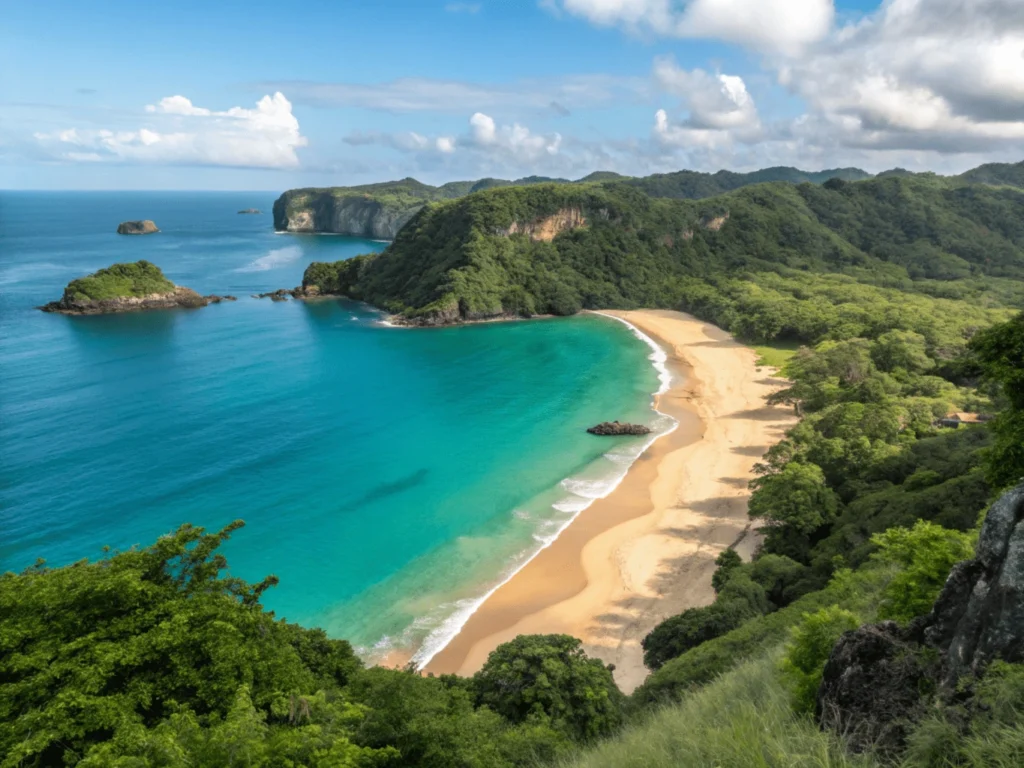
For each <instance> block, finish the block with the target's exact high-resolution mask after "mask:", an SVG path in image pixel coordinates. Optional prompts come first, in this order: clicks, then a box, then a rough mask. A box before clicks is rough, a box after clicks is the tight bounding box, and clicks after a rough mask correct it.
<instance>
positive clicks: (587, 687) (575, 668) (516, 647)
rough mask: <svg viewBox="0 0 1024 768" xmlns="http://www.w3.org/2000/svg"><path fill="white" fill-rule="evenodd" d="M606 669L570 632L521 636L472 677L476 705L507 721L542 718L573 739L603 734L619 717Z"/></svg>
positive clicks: (619, 698) (616, 691)
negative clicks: (567, 633) (589, 656)
mask: <svg viewBox="0 0 1024 768" xmlns="http://www.w3.org/2000/svg"><path fill="white" fill-rule="evenodd" d="M612 671H613V669H609V668H608V667H607V666H606V665H605V664H604V663H602V662H601V661H600V660H598V659H590V658H587V655H586V654H585V653H584V652H583V648H582V643H580V641H579V640H577V639H576V638H574V637H570V636H568V635H520V636H519V637H517V638H516V639H515V640H512V641H510V642H508V643H505V644H503V645H500V646H498V648H497V649H495V651H494V652H493V653H491V655H490V656H489V657H488V658H487V662H486V663H485V664H484V666H483V668H482V669H481V670H480V671H479V672H477V673H476V674H475V675H474V676H473V686H474V689H475V691H476V699H477V703H478V704H480V705H482V706H487V707H489V708H490V709H492V710H494V711H495V712H497V713H498V714H500V715H502V716H504V717H505V718H506V719H507V720H508V721H509V722H511V723H517V724H518V723H527V722H531V718H534V719H536V718H540V719H541V720H543V721H545V722H550V723H551V725H552V726H553V727H555V728H556V729H557V730H559V731H561V732H562V733H565V734H566V735H567V736H569V737H570V738H572V739H574V740H576V741H588V740H592V739H596V738H598V737H600V736H607V735H608V734H609V733H611V732H612V731H614V730H615V728H616V727H617V726H618V725H619V723H620V722H621V719H622V704H623V696H622V693H621V692H620V691H619V689H618V688H617V687H616V685H615V681H614V680H613V678H612Z"/></svg>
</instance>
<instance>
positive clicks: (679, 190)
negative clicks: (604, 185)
mask: <svg viewBox="0 0 1024 768" xmlns="http://www.w3.org/2000/svg"><path fill="white" fill-rule="evenodd" d="M833 178H837V179H844V180H846V181H858V180H860V179H866V178H868V174H867V173H865V172H864V171H862V170H860V169H859V168H835V169H833V170H827V171H817V172H809V171H801V170H799V169H797V168H785V167H778V168H764V169H762V170H759V171H754V172H753V173H733V172H732V171H718V172H717V173H699V172H697V171H675V172H674V173H656V174H654V175H653V176H645V177H644V178H641V179H630V180H628V181H625V182H623V183H624V184H628V185H630V186H632V187H635V188H637V189H642V190H643V191H644V192H646V193H647V194H649V195H650V196H651V197H673V198H694V199H696V198H702V197H714V196H715V195H721V194H723V193H725V192H731V191H732V190H734V189H739V188H740V187H745V186H748V185H750V184H763V183H765V182H770V181H781V182H787V183H790V184H802V183H805V182H810V183H812V184H822V183H824V182H826V181H828V180H829V179H833Z"/></svg>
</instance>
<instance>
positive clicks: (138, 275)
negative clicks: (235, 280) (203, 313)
mask: <svg viewBox="0 0 1024 768" xmlns="http://www.w3.org/2000/svg"><path fill="white" fill-rule="evenodd" d="M235 300H236V299H235V297H234V296H217V295H213V294H211V295H209V296H202V295H200V294H199V293H197V292H196V291H193V290H192V289H191V288H186V287H184V286H181V285H175V284H174V283H172V282H171V281H170V280H168V279H167V278H166V277H165V276H164V273H163V272H162V271H161V269H160V268H159V267H158V266H156V265H155V264H151V263H150V262H148V261H137V262H135V263H132V264H114V265H113V266H110V267H107V268H106V269H101V270H99V271H98V272H94V273H93V274H91V275H88V276H87V277H80V278H78V279H77V280H72V281H71V282H70V283H68V284H67V286H66V287H65V288H64V295H63V296H62V297H61V298H60V300H58V301H51V302H50V303H49V304H44V305H43V306H41V307H39V309H41V310H42V311H43V312H55V313H58V314H62V315H105V314H112V313H116V312H140V311H144V310H154V309H197V308H199V307H205V306H206V305H207V304H217V303H220V302H222V301H235Z"/></svg>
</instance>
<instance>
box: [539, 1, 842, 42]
mask: <svg viewBox="0 0 1024 768" xmlns="http://www.w3.org/2000/svg"><path fill="white" fill-rule="evenodd" d="M547 5H548V7H553V8H556V9H558V10H560V11H564V12H566V13H569V14H572V15H575V16H580V17H583V18H585V19H587V20H589V21H591V22H592V23H594V24H599V25H602V26H622V27H625V28H627V29H629V30H631V31H634V32H638V33H645V34H656V35H663V36H668V37H683V38H690V37H693V38H714V39H718V40H725V41H728V42H733V43H739V44H741V45H749V46H751V47H754V48H757V49H761V50H782V51H795V50H799V49H800V48H802V47H804V46H806V45H808V44H810V43H814V42H816V41H818V40H820V39H822V38H823V37H825V35H827V34H828V32H829V30H830V28H831V26H832V22H833V19H834V17H835V7H834V5H833V2H832V0H686V1H685V2H679V1H678V0H561V3H557V2H553V1H552V2H549V3H547Z"/></svg>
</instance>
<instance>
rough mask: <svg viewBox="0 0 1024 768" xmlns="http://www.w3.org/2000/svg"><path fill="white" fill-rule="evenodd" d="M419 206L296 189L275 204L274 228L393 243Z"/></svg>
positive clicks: (418, 204) (327, 191) (421, 205)
mask: <svg viewBox="0 0 1024 768" xmlns="http://www.w3.org/2000/svg"><path fill="white" fill-rule="evenodd" d="M424 202H425V201H424ZM422 207H423V202H420V203H417V204H415V205H411V206H392V205H386V204H385V203H383V202H381V201H379V200H376V199H374V198H372V197H370V196H368V195H345V196H335V195H333V194H331V192H330V191H329V190H325V191H324V192H323V193H320V194H311V193H308V192H307V193H303V191H302V190H299V191H298V192H286V193H285V194H283V195H281V197H279V198H278V199H277V201H276V202H275V203H274V229H276V230H277V231H279V232H296V233H302V232H330V233H334V234H339V235H350V236H352V237H365V238H369V239H372V240H394V239H395V235H397V234H398V230H400V229H401V228H402V227H403V226H405V224H406V222H408V221H409V220H410V219H411V218H412V217H413V216H415V215H416V213H417V212H418V211H419V210H420V208H422Z"/></svg>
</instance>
